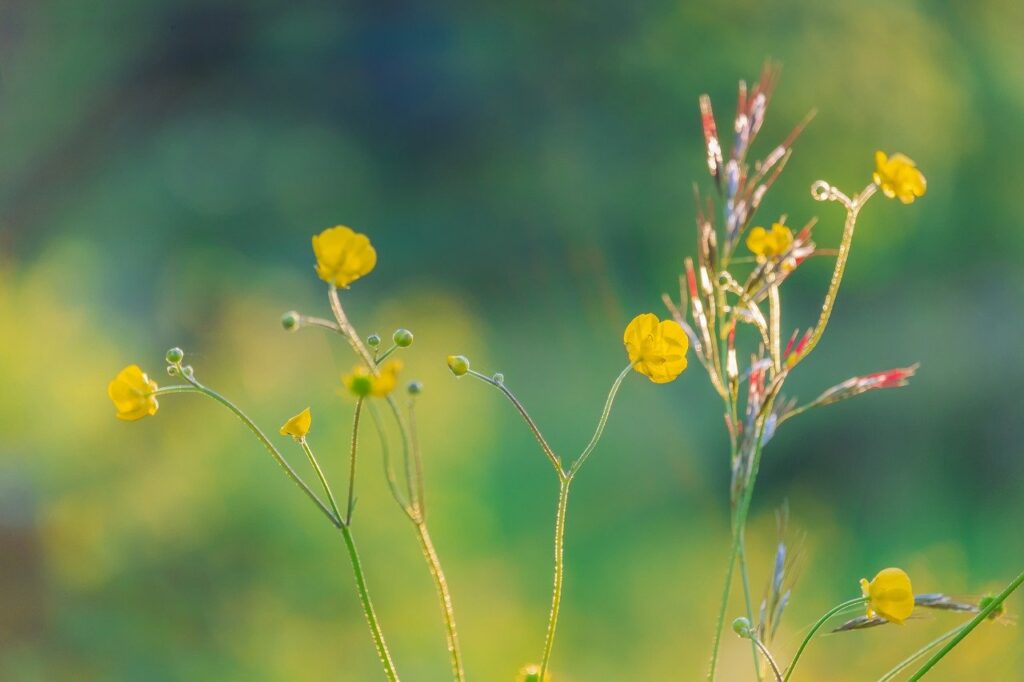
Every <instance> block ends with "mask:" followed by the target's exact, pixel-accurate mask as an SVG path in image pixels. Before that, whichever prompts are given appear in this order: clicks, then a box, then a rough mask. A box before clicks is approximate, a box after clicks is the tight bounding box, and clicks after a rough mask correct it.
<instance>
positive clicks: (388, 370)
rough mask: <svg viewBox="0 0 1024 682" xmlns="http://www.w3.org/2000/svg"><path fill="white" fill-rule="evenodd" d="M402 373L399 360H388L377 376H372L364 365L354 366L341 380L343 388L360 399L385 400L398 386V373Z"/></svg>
mask: <svg viewBox="0 0 1024 682" xmlns="http://www.w3.org/2000/svg"><path fill="white" fill-rule="evenodd" d="M401 371H402V362H401V361H400V360H388V361H387V362H385V363H384V364H383V365H381V367H380V370H379V372H380V373H379V374H378V375H377V376H374V375H373V373H372V372H370V370H369V369H367V368H366V366H365V365H356V366H355V367H353V368H352V371H351V372H349V373H348V374H346V375H345V376H343V377H342V378H341V382H342V383H343V384H345V387H346V388H348V390H349V391H351V392H352V394H353V395H357V396H359V397H360V398H366V397H367V396H371V397H374V398H386V397H387V396H388V394H390V393H391V391H393V390H395V387H396V386H397V385H398V373H399V372H401Z"/></svg>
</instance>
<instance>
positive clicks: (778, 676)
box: [750, 635, 782, 682]
mask: <svg viewBox="0 0 1024 682" xmlns="http://www.w3.org/2000/svg"><path fill="white" fill-rule="evenodd" d="M750 641H751V642H753V643H754V650H755V652H757V651H760V652H761V654H762V655H764V658H765V660H766V661H768V665H769V666H771V669H772V674H773V675H774V676H775V682H782V671H780V670H779V664H778V663H776V662H775V657H774V656H772V652H770V651H768V647H766V646H765V645H764V642H762V641H761V640H759V639H758V638H757V636H756V635H754V636H752V637H751V638H750ZM760 678H761V675H760V673H758V679H760Z"/></svg>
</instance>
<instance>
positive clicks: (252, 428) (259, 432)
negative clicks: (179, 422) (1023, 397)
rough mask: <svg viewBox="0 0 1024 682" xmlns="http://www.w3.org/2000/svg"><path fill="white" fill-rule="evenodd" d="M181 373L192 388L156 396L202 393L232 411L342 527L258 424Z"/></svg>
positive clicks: (166, 390) (168, 389)
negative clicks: (191, 392) (192, 392)
mask: <svg viewBox="0 0 1024 682" xmlns="http://www.w3.org/2000/svg"><path fill="white" fill-rule="evenodd" d="M179 371H180V374H181V376H182V378H184V379H185V381H187V382H188V383H189V384H191V388H189V387H186V386H167V387H164V388H161V389H159V390H157V391H156V395H162V394H168V393H184V392H187V391H194V392H196V393H201V394H202V395H205V396H206V397H207V398H212V399H213V400H216V401H217V402H218V403H220V404H221V405H223V406H224V407H226V408H228V409H229V410H231V412H232V413H233V414H234V415H235V416H236V417H238V419H239V420H241V422H242V423H243V424H245V425H246V426H247V427H248V428H249V430H250V431H252V434H253V435H254V436H256V440H258V441H259V442H260V443H261V444H262V445H263V447H265V448H266V449H267V451H268V452H269V453H270V456H271V457H273V458H274V461H275V462H277V463H278V464H279V465H280V466H281V468H282V469H284V472H285V474H286V475H287V476H288V478H290V479H291V480H292V482H294V483H295V485H297V486H299V488H300V489H301V490H302V492H303V493H305V494H306V497H308V498H309V499H310V500H312V501H313V504H315V505H316V506H317V508H319V509H320V511H321V512H323V514H324V516H326V517H327V519H328V520H329V521H330V522H331V524H332V525H334V526H339V525H341V518H340V517H337V516H335V515H334V513H333V512H332V511H331V510H330V509H328V507H327V505H325V504H324V503H323V502H322V501H321V500H320V498H319V497H318V496H317V494H316V493H315V492H313V490H312V489H311V488H310V487H309V485H308V484H307V483H306V482H305V481H304V480H302V477H301V476H299V474H298V472H296V471H295V469H294V468H293V467H292V465H291V464H289V463H288V460H286V459H285V458H284V456H283V455H282V454H281V452H280V451H279V450H278V449H277V447H276V446H275V445H274V444H273V443H272V442H270V439H269V438H267V436H266V434H264V433H263V431H262V430H260V427H258V426H256V423H255V422H254V421H253V420H252V419H250V418H249V416H248V415H247V414H245V412H242V410H241V409H240V408H239V407H238V406H237V405H235V404H234V403H233V402H231V401H230V400H228V399H227V398H225V397H224V396H222V395H221V394H220V393H217V392H216V391H214V390H213V389H212V388H207V387H206V386H204V385H203V384H201V383H199V382H198V381H196V379H195V377H193V376H190V374H186V372H185V371H184V370H179Z"/></svg>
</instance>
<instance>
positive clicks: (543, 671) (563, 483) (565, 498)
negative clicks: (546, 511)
mask: <svg viewBox="0 0 1024 682" xmlns="http://www.w3.org/2000/svg"><path fill="white" fill-rule="evenodd" d="M570 484H572V478H562V479H561V480H560V481H559V486H558V510H557V512H556V513H555V578H554V585H553V587H552V589H551V613H550V615H549V616H548V629H547V634H546V635H545V636H544V655H543V656H541V661H540V678H539V679H541V680H543V679H545V676H546V675H547V670H548V664H549V663H550V662H551V649H552V648H553V647H554V645H555V628H556V627H557V626H558V609H559V607H560V605H561V603H562V580H563V574H564V565H563V561H562V554H563V549H564V543H565V510H566V506H567V505H568V504H569V486H570Z"/></svg>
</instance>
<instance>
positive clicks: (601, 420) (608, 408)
mask: <svg viewBox="0 0 1024 682" xmlns="http://www.w3.org/2000/svg"><path fill="white" fill-rule="evenodd" d="M632 369H633V365H631V364H630V365H626V368H625V369H623V370H622V371H621V372H619V376H618V377H616V378H615V381H614V382H612V388H611V390H610V391H608V397H607V398H606V399H605V401H604V409H603V410H601V416H600V417H598V419H597V428H596V429H595V430H594V435H593V436H592V437H591V438H590V442H589V443H587V447H585V448H583V452H581V453H580V456H579V457H577V458H576V461H575V462H573V463H572V466H570V467H569V473H568V478H572V477H573V476H575V475H576V472H577V471H579V470H580V467H582V466H583V463H584V462H586V461H587V457H590V453H591V452H593V451H594V448H595V447H597V443H598V441H600V440H601V436H603V435H604V427H605V426H606V425H607V424H608V416H609V415H610V414H611V412H612V405H613V404H614V403H615V396H616V395H618V393H619V387H620V386H622V381H623V379H625V378H626V375H627V374H629V373H630V371H631V370H632Z"/></svg>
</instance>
